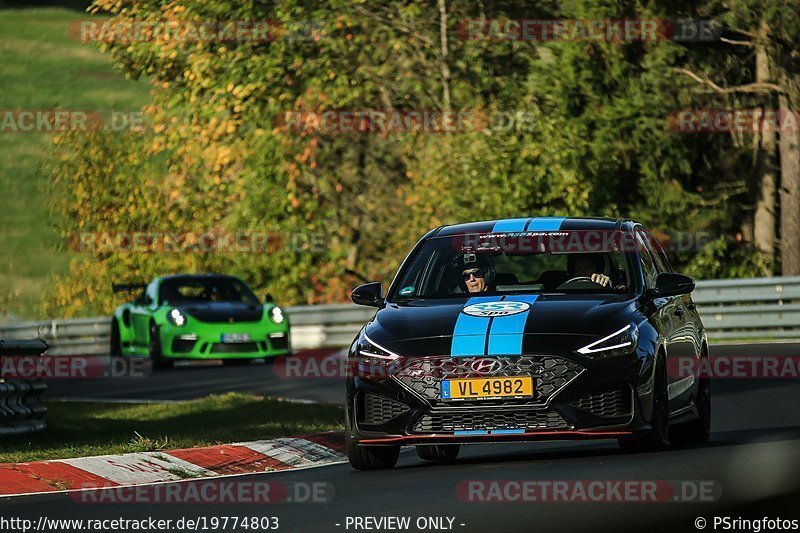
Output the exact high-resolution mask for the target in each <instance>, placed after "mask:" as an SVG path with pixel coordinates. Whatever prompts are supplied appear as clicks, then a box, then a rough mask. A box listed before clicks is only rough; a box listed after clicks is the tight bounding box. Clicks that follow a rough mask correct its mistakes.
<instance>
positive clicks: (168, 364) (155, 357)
mask: <svg viewBox="0 0 800 533" xmlns="http://www.w3.org/2000/svg"><path fill="white" fill-rule="evenodd" d="M147 348H148V352H149V353H150V362H151V363H152V365H153V368H158V369H162V368H172V361H171V360H169V359H167V358H165V357H164V354H163V352H162V351H161V335H160V334H159V331H158V326H157V325H156V323H155V322H151V323H150V339H149V342H148V345H147Z"/></svg>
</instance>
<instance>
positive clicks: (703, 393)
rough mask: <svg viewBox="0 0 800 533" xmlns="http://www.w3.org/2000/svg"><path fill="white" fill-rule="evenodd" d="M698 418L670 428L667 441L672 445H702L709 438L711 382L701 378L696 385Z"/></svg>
mask: <svg viewBox="0 0 800 533" xmlns="http://www.w3.org/2000/svg"><path fill="white" fill-rule="evenodd" d="M695 405H696V406H697V412H698V416H697V418H695V419H694V420H690V421H688V422H683V423H681V424H677V425H675V426H674V427H672V428H670V431H669V440H670V442H672V443H673V444H677V445H686V444H703V443H705V442H708V438H709V437H710V436H711V380H710V379H708V378H702V379H700V381H699V382H698V385H697V398H696V399H695Z"/></svg>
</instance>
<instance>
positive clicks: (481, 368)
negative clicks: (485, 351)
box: [469, 359, 503, 374]
mask: <svg viewBox="0 0 800 533" xmlns="http://www.w3.org/2000/svg"><path fill="white" fill-rule="evenodd" d="M469 367H470V368H471V369H472V371H473V372H475V373H476V374H494V373H495V372H497V371H499V370H500V369H501V368H502V367H503V363H501V362H500V361H498V360H497V359H476V360H475V361H473V362H472V364H470V365H469Z"/></svg>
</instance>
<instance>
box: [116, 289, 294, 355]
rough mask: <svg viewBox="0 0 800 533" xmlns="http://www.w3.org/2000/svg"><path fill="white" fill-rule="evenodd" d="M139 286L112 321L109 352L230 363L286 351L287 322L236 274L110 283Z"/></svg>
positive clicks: (278, 309)
mask: <svg viewBox="0 0 800 533" xmlns="http://www.w3.org/2000/svg"><path fill="white" fill-rule="evenodd" d="M114 291H115V292H121V291H139V295H138V296H137V297H136V299H135V300H133V301H132V302H129V303H126V304H123V305H121V306H119V307H118V308H117V310H116V312H115V313H114V317H113V320H112V323H111V354H112V355H122V356H141V357H149V358H151V359H152V362H153V365H154V366H156V367H161V368H163V367H168V366H170V365H171V364H172V362H173V361H175V360H176V359H222V360H223V362H225V363H229V364H235V363H243V362H247V361H249V360H252V359H257V358H265V359H267V358H272V357H275V356H278V355H285V354H288V353H289V350H290V344H289V324H288V321H287V319H286V317H285V316H284V314H283V311H281V308H280V307H278V306H277V305H275V304H274V303H273V302H272V301H271V298H269V297H267V298H265V299H266V300H267V301H265V302H264V303H261V302H260V301H259V299H258V298H257V297H256V296H255V294H253V291H251V290H250V288H249V287H248V286H247V285H246V284H245V283H244V282H243V281H242V280H240V279H239V278H235V277H233V276H224V275H219V274H192V275H175V276H166V277H160V278H155V279H154V280H152V281H151V282H150V283H148V284H129V285H114Z"/></svg>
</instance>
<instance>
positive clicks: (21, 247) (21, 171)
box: [0, 7, 149, 318]
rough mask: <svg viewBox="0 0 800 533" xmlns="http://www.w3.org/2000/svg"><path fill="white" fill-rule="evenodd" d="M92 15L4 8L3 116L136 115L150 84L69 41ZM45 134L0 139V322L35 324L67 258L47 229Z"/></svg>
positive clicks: (0, 47)
mask: <svg viewBox="0 0 800 533" xmlns="http://www.w3.org/2000/svg"><path fill="white" fill-rule="evenodd" d="M88 17H89V15H88V14H86V13H82V12H81V11H79V10H70V9H65V8H58V7H47V8H44V7H38V8H30V7H29V8H17V9H0V112H3V111H5V110H14V109H38V110H47V109H54V108H59V109H67V110H82V111H83V110H86V111H100V112H104V111H106V112H107V111H108V110H122V111H131V110H139V109H140V108H141V107H142V106H143V105H145V104H146V103H147V100H148V91H149V87H148V84H147V82H145V81H131V80H128V79H126V78H125V77H124V76H123V75H122V74H120V73H119V72H118V71H117V70H116V69H115V68H114V67H113V66H112V64H111V61H110V59H109V58H108V56H106V55H105V54H103V53H101V52H100V51H99V50H98V49H97V48H96V47H95V46H94V45H92V44H82V43H80V42H79V41H77V40H75V38H74V37H71V36H70V25H71V24H72V23H75V22H77V21H80V20H85V19H87V18H88ZM49 157H51V139H50V136H49V134H47V133H15V132H0V191H2V195H0V315H3V314H5V313H11V314H14V315H17V316H19V317H29V318H35V317H37V315H36V307H37V305H38V304H39V303H40V301H41V299H42V296H43V295H44V294H46V293H47V289H48V286H49V283H50V276H51V274H53V273H63V272H66V270H67V267H68V263H69V255H68V254H67V252H66V251H64V243H63V242H61V239H60V238H59V237H58V235H57V234H56V232H55V230H53V229H52V227H51V226H50V224H49V223H48V220H47V216H46V210H45V207H46V205H47V198H45V197H43V196H42V194H41V189H42V186H43V185H44V184H45V181H44V180H46V179H47V176H46V175H44V172H43V171H42V163H43V162H44V161H45V160H47V158H49Z"/></svg>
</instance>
